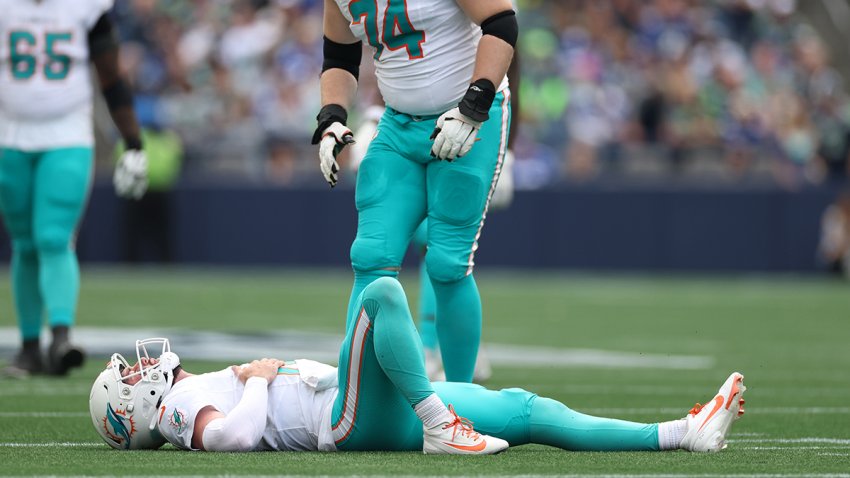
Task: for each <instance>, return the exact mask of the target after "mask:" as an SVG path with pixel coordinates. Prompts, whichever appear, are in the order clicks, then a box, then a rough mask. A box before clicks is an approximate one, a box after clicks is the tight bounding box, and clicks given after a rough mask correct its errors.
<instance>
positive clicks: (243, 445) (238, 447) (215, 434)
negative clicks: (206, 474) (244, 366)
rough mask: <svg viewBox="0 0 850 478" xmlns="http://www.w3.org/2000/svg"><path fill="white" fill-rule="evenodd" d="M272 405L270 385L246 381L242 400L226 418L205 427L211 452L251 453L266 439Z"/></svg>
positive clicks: (254, 379) (258, 380)
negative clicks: (268, 412)
mask: <svg viewBox="0 0 850 478" xmlns="http://www.w3.org/2000/svg"><path fill="white" fill-rule="evenodd" d="M268 404H269V382H268V381H267V380H266V379H264V378H262V377H251V378H249V379H248V381H247V382H245V393H243V394H242V399H240V400H239V403H238V404H237V405H236V408H234V409H233V410H232V411H231V412H230V413H228V414H227V416H225V417H224V418H216V419H215V420H212V421H210V422H209V423H208V424H207V426H206V427H205V428H204V436H203V442H204V449H205V450H207V451H251V450H254V449H255V448H256V447H257V445H258V444H259V443H260V439H262V438H263V432H264V431H265V429H266V413H267V411H268Z"/></svg>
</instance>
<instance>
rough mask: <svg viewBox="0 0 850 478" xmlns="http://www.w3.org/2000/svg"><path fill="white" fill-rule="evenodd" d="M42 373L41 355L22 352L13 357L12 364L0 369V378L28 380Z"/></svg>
mask: <svg viewBox="0 0 850 478" xmlns="http://www.w3.org/2000/svg"><path fill="white" fill-rule="evenodd" d="M43 372H44V364H43V362H42V360H41V354H40V353H38V352H36V353H30V352H24V351H23V350H22V351H20V352H18V354H17V355H15V359H14V360H12V363H10V364H9V365H6V366H5V367H3V368H2V369H0V377H8V378H29V377H30V376H32V375H38V374H41V373H43Z"/></svg>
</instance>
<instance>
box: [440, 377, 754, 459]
mask: <svg viewBox="0 0 850 478" xmlns="http://www.w3.org/2000/svg"><path fill="white" fill-rule="evenodd" d="M743 379H744V377H743V376H742V375H741V374H740V373H737V372H736V373H733V374H732V375H730V376H729V378H728V379H726V382H724V384H723V385H722V386H721V387H720V390H719V391H718V392H717V394H716V395H715V397H714V399H713V400H712V401H710V402H708V403H709V404H711V405H706V406H705V407H702V408H699V409H698V407H694V410H691V413H690V414H689V415H688V416H687V417H685V418H684V419H680V420H673V421H668V422H661V423H637V422H630V421H625V420H617V419H613V418H602V417H594V416H591V415H585V414H583V413H580V412H577V411H575V410H572V409H570V408H569V407H567V406H566V405H564V404H563V403H561V402H558V401H557V400H553V399H551V398H545V397H538V396H537V395H535V394H533V393H531V392H527V391H525V390H522V389H519V388H511V389H505V390H499V391H493V390H487V389H485V388H483V387H481V386H479V385H474V384H467V383H452V382H442V383H435V384H434V389H435V390H436V391H437V394H438V395H439V396H440V398H441V399H442V400H443V401H444V402H446V403H451V404H453V405H454V407H455V409H456V410H457V411H458V412H459V413H461V414H463V415H464V416H465V417H467V418H468V419H469V420H471V421H472V422H473V424H474V425H475V429H476V430H478V431H479V432H481V433H486V434H488V435H492V436H496V437H499V438H502V439H504V440H507V441H508V443H510V444H511V446H516V445H523V444H526V443H537V444H541V445H550V446H555V447H559V448H562V449H565V450H575V451H629V450H633V451H639V450H673V449H679V448H682V449H685V450H690V451H719V450H722V449H723V448H725V440H726V435H727V433H728V432H729V430H730V428H731V426H732V423H733V422H734V421H735V420H736V419H738V418H739V417H740V416H741V415H743V413H744V410H743V408H742V405H743V403H744V401H743V399H742V396H743V393H744V391H745V390H746V387H744V384H743Z"/></svg>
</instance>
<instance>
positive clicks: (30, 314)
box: [12, 243, 43, 340]
mask: <svg viewBox="0 0 850 478" xmlns="http://www.w3.org/2000/svg"><path fill="white" fill-rule="evenodd" d="M12 291H13V295H14V296H15V312H16V313H17V315H18V326H19V327H20V330H21V338H22V339H23V340H31V339H37V338H38V337H39V335H40V333H41V320H42V311H43V304H42V300H41V291H40V290H39V285H38V256H37V255H36V253H35V249H34V248H32V247H28V246H27V245H21V244H19V243H16V244H14V247H13V253H12Z"/></svg>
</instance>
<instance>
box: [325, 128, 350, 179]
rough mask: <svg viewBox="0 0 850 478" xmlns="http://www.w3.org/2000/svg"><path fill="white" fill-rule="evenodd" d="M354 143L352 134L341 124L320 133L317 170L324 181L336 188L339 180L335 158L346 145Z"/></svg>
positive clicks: (337, 164)
mask: <svg viewBox="0 0 850 478" xmlns="http://www.w3.org/2000/svg"><path fill="white" fill-rule="evenodd" d="M352 143H354V134H353V133H352V132H351V130H350V129H348V127H347V126H345V125H344V124H342V123H339V122H334V123H331V125H330V126H328V127H327V128H325V130H324V131H323V132H322V140H321V141H319V168H321V170H322V175H324V176H325V181H327V182H328V184H330V185H331V187H334V186H336V182H337V180H338V179H339V178H338V176H337V174H338V173H339V163H337V162H336V157H337V155H338V154H339V153H340V151H342V148H344V147H345V146H346V145H349V144H352Z"/></svg>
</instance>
